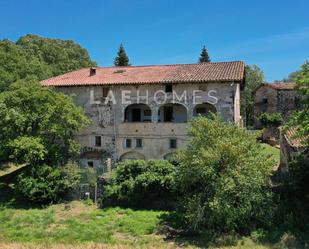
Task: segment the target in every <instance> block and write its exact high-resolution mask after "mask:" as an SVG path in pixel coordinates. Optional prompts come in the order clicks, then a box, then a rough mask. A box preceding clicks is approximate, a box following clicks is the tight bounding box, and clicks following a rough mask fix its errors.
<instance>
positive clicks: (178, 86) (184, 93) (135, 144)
mask: <svg viewBox="0 0 309 249" xmlns="http://www.w3.org/2000/svg"><path fill="white" fill-rule="evenodd" d="M244 69H245V67H244V63H243V62H239V61H235V62H218V63H202V64H182V65H179V64H177V65H159V66H130V67H98V68H85V69H81V70H78V71H75V72H70V73H67V74H64V75H60V76H57V77H54V78H51V79H47V80H44V81H43V82H42V85H43V86H47V87H55V88H56V89H58V90H59V91H61V92H63V93H65V94H68V95H70V96H72V97H73V99H74V101H75V103H76V104H77V105H79V106H81V107H82V108H83V109H84V110H85V113H86V114H87V115H88V116H89V117H90V118H91V119H92V124H91V126H89V127H88V128H87V129H85V130H83V131H82V132H81V133H80V134H77V135H76V138H77V140H78V141H79V143H80V144H81V147H82V150H81V155H80V159H79V161H80V163H81V164H82V165H86V166H90V167H99V166H100V165H102V164H103V163H104V161H105V160H106V159H107V158H112V160H113V161H118V160H123V159H146V160H148V159H163V158H164V159H169V158H171V157H172V155H173V153H174V152H175V150H176V149H178V148H183V147H184V146H185V145H186V144H187V143H188V141H189V137H188V136H187V128H188V121H189V120H190V119H192V118H193V117H194V116H197V115H206V116H207V115H209V113H210V112H218V113H220V115H221V116H222V117H223V119H224V120H225V121H227V122H234V123H237V124H239V125H240V124H241V122H242V118H241V116H240V94H241V90H242V89H243V87H244Z"/></svg>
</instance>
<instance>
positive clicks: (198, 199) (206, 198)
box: [175, 117, 273, 234]
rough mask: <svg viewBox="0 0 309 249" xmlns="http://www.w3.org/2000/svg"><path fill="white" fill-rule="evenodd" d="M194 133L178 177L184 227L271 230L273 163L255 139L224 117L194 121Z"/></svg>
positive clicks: (192, 131) (248, 230) (244, 230)
mask: <svg viewBox="0 0 309 249" xmlns="http://www.w3.org/2000/svg"><path fill="white" fill-rule="evenodd" d="M189 134H190V136H191V137H192V139H191V142H190V144H189V146H188V147H187V148H186V149H185V150H184V151H181V153H179V160H180V165H179V168H178V170H177V174H176V177H175V179H176V187H177V190H178V191H179V196H180V200H179V203H178V204H179V205H178V212H179V214H180V217H181V219H182V223H183V225H184V226H185V227H190V228H191V229H192V230H194V231H197V232H201V231H204V230H208V231H213V232H216V233H227V232H239V233H247V234H249V232H250V231H251V230H252V229H255V228H259V227H263V226H266V225H268V222H269V220H270V219H269V218H270V215H271V214H272V212H271V211H272V202H271V201H272V194H271V189H270V174H271V169H272V165H273V164H272V161H271V160H270V159H269V158H268V157H267V156H266V155H265V154H264V153H263V152H262V151H263V149H262V148H261V146H260V145H259V144H258V143H257V142H256V138H255V135H254V134H250V133H249V132H247V131H246V130H244V129H241V128H239V127H236V126H235V125H233V124H227V123H224V122H223V121H222V120H221V119H220V118H219V117H214V119H207V118H203V117H200V118H196V119H194V120H193V121H192V123H191V128H190V129H189Z"/></svg>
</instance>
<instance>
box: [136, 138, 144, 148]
mask: <svg viewBox="0 0 309 249" xmlns="http://www.w3.org/2000/svg"><path fill="white" fill-rule="evenodd" d="M142 147H143V140H142V139H141V138H137V139H136V148H142Z"/></svg>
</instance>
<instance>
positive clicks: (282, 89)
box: [254, 83, 300, 129]
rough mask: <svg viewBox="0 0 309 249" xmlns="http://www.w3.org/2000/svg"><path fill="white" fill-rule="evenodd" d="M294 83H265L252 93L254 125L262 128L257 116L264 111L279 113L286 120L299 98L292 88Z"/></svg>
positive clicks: (297, 106)
mask: <svg viewBox="0 0 309 249" xmlns="http://www.w3.org/2000/svg"><path fill="white" fill-rule="evenodd" d="M294 87H295V84H294V83H272V84H269V83H265V84H262V85H261V86H260V87H259V88H258V89H257V90H256V92H255V95H254V126H255V128H256V129H260V128H262V126H261V124H260V121H259V116H260V115H261V114H262V113H264V112H267V113H281V114H282V117H283V118H284V120H286V119H287V118H288V117H289V115H290V114H291V112H293V111H294V110H297V109H298V108H299V105H300V99H299V96H298V95H297V93H296V91H295V90H294Z"/></svg>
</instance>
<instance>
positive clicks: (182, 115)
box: [158, 103, 187, 123]
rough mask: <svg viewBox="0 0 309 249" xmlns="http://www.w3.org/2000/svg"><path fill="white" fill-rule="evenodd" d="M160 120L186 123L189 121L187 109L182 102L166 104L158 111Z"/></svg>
mask: <svg viewBox="0 0 309 249" xmlns="http://www.w3.org/2000/svg"><path fill="white" fill-rule="evenodd" d="M158 121H159V122H173V123H185V122H187V109H186V107H185V106H183V105H182V104H178V103H177V104H172V103H170V104H164V105H162V106H160V108H159V112H158Z"/></svg>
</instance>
